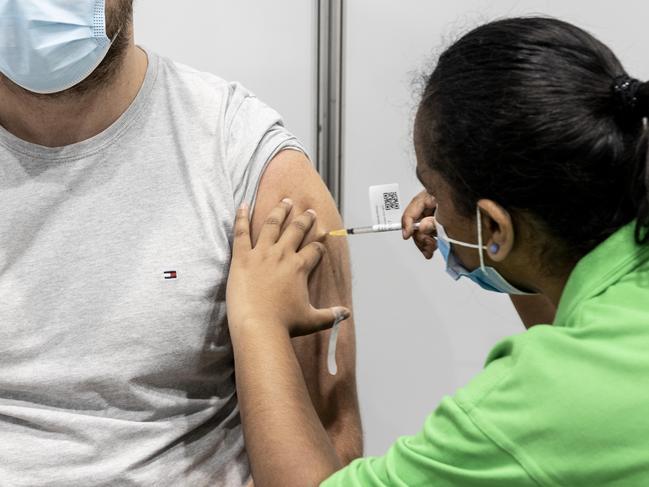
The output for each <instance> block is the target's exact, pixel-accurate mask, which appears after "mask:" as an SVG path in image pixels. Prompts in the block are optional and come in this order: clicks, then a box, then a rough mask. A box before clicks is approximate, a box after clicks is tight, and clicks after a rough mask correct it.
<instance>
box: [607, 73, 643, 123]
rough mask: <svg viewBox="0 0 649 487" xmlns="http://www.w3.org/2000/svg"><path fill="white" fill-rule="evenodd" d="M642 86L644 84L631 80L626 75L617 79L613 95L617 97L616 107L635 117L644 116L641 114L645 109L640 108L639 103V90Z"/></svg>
mask: <svg viewBox="0 0 649 487" xmlns="http://www.w3.org/2000/svg"><path fill="white" fill-rule="evenodd" d="M640 85H642V83H641V82H640V81H639V80H637V79H635V78H631V77H630V76H627V75H626V74H624V75H622V76H618V77H616V78H615V82H614V83H613V95H614V97H615V105H616V107H617V108H618V110H619V111H620V112H621V113H623V114H625V115H631V116H635V117H639V116H644V113H642V114H641V113H640V112H641V111H643V110H642V108H643V107H640V106H639V105H640V104H639V103H638V89H639V88H640ZM644 111H646V110H644Z"/></svg>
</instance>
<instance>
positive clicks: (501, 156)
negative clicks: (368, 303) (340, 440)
mask: <svg viewBox="0 0 649 487" xmlns="http://www.w3.org/2000/svg"><path fill="white" fill-rule="evenodd" d="M648 116H649V84H647V83H641V82H639V81H638V80H636V79H634V78H632V77H631V76H629V75H628V74H627V73H626V72H625V70H624V68H623V67H622V65H621V64H620V62H619V61H618V59H617V58H616V57H615V55H614V54H613V53H612V52H611V51H610V50H609V49H608V48H607V47H606V46H605V45H603V44H602V43H601V42H599V41H598V40H596V39H594V38H593V37H592V36H591V35H589V34H588V33H586V32H584V31H583V30H581V29H579V28H577V27H575V26H573V25H570V24H567V23H564V22H561V21H559V20H554V19H548V18H514V19H506V20H500V21H497V22H493V23H489V24H486V25H483V26H481V27H479V28H477V29H475V30H473V31H472V32H469V33H468V34H466V35H465V36H464V37H462V38H461V39H459V40H458V41H457V42H455V43H454V44H453V45H452V46H451V47H449V48H448V49H447V50H446V51H445V52H444V53H443V54H442V55H441V57H440V59H439V62H438V64H437V66H436V67H435V69H434V71H433V73H432V74H431V75H430V77H429V79H428V82H427V86H426V88H425V90H424V93H423V96H422V99H421V104H420V107H419V111H418V114H417V117H416V121H415V131H414V133H415V137H414V139H415V140H414V143H415V148H416V152H417V159H418V163H417V174H418V176H419V178H420V180H421V182H422V184H423V186H424V187H425V191H424V192H423V193H421V194H420V195H419V196H417V197H416V198H415V199H414V200H413V201H412V203H411V204H410V206H409V207H408V208H407V210H406V211H405V214H404V217H403V224H404V238H405V239H408V238H410V237H414V240H415V243H416V244H417V246H418V247H419V249H420V250H421V252H422V253H423V254H424V256H425V257H426V258H431V257H432V255H433V252H434V251H435V250H438V251H439V253H440V254H441V255H442V257H443V258H444V259H445V260H446V262H447V271H448V272H449V274H450V275H451V277H453V278H454V279H459V278H460V277H464V278H467V279H471V280H473V281H474V282H475V283H476V284H478V285H480V286H482V287H484V288H486V289H490V290H492V291H496V292H505V293H508V294H510V295H512V296H513V299H514V301H515V303H516V304H517V305H518V307H519V310H520V311H521V314H522V317H523V319H524V322H525V323H526V325H527V328H528V329H527V331H525V332H524V333H521V334H519V335H516V336H513V337H510V338H507V339H505V340H503V341H501V342H500V343H498V344H497V345H496V346H495V347H494V349H493V350H492V351H491V353H490V354H489V356H488V358H487V361H486V365H485V368H484V370H483V371H482V373H480V374H479V375H478V376H477V377H475V378H474V379H473V380H472V381H471V382H470V383H469V384H468V385H467V386H466V387H464V388H462V389H460V390H459V391H458V392H457V393H456V394H455V395H454V396H453V397H447V398H445V399H444V400H443V401H442V402H441V403H440V404H439V405H438V406H437V408H436V409H435V410H434V412H433V413H432V414H431V415H430V416H429V417H428V418H427V419H426V420H425V423H424V425H423V427H422V429H421V432H420V433H419V434H417V435H415V436H411V437H404V438H400V439H397V440H396V442H395V443H394V445H393V446H392V447H391V448H390V449H389V451H388V452H387V453H386V454H385V456H383V457H379V458H364V459H358V460H356V461H354V462H353V463H351V464H350V465H348V466H346V467H344V468H343V466H342V465H341V463H340V461H339V459H338V458H337V457H336V454H335V451H334V449H333V448H332V446H331V443H330V442H329V439H328V437H327V434H326V432H325V430H324V428H323V427H322V425H321V424H320V421H319V419H318V416H317V415H316V413H315V411H314V409H313V406H312V405H311V402H310V400H309V396H308V392H307V388H306V386H305V383H304V378H303V376H302V373H301V370H300V367H299V364H298V362H297V360H296V358H295V355H294V352H293V348H292V346H291V343H290V337H291V336H295V335H303V334H308V333H313V332H316V331H319V330H323V329H326V328H328V327H329V326H331V324H332V322H333V321H334V320H335V319H336V318H337V317H343V318H344V317H346V316H348V315H349V310H347V309H344V308H333V309H325V310H316V309H314V308H313V307H312V306H311V305H310V303H309V298H308V291H307V279H308V276H309V274H310V272H311V271H312V270H313V269H314V268H315V267H316V266H317V264H318V262H319V261H320V258H321V256H322V254H323V252H325V251H326V245H323V243H321V242H311V243H309V242H308V241H307V240H305V234H306V232H308V231H309V229H311V228H312V226H313V225H314V222H315V221H316V219H317V217H316V215H314V214H313V213H312V212H307V213H305V214H302V215H292V214H291V202H290V201H284V202H282V203H281V204H280V206H278V207H277V208H276V209H275V210H273V213H272V214H271V215H270V219H269V222H271V223H275V224H273V225H267V226H266V227H265V228H264V229H263V231H262V235H261V236H260V238H259V243H258V244H257V246H255V247H254V248H252V245H251V241H250V236H249V223H248V210H247V209H246V208H242V209H240V210H239V212H238V217H237V223H236V232H235V241H234V257H233V262H232V269H231V272H230V281H229V284H228V297H227V299H228V317H229V323H230V332H231V336H232V343H233V347H234V353H235V361H236V376H237V390H238V395H239V402H240V406H241V414H242V420H243V425H244V432H245V439H246V442H247V449H248V454H249V456H250V461H251V465H252V471H253V475H254V479H255V483H256V485H257V487H266V486H282V487H292V486H299V487H304V486H312V485H318V484H322V485H323V486H325V487H333V486H342V487H351V486H404V487H405V486H407V487H414V486H463V487H464V486H493V487H506V486H517V487H522V486H585V487H586V486H588V487H592V486H624V487H632V486H638V487H641V486H643V487H644V486H648V485H649V242H648V240H649V238H648V228H649V200H648V196H647V178H648V177H649V172H648V170H647V145H648V144H647V133H648V128H647V117H648ZM287 218H293V222H294V223H293V224H290V225H287V226H286V228H285V230H284V231H283V232H282V231H281V230H280V228H279V226H278V225H277V224H276V223H277V222H280V223H281V222H284V221H285V220H286V219H287ZM416 221H420V222H421V226H420V229H419V230H418V231H414V230H413V223H414V222H416ZM524 294H536V295H537V296H532V297H526V296H524ZM543 303H549V305H548V306H544V304H543ZM548 309H549V311H548ZM342 326H344V323H343V324H342ZM431 326H435V323H431ZM476 326H481V324H480V323H476ZM434 349H435V344H434V343H431V353H434ZM439 373H442V372H440V371H436V370H431V371H430V377H431V379H430V380H431V381H434V380H435V376H436V375H437V374H439ZM421 387H426V384H421ZM403 399H404V401H407V400H408V398H406V397H404V398H403ZM431 409H433V408H432V407H431Z"/></svg>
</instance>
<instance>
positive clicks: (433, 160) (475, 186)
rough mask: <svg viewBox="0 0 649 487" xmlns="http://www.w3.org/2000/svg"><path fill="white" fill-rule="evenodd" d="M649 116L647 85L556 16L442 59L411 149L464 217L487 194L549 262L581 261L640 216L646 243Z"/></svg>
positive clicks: (483, 31) (496, 27)
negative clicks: (531, 231) (527, 222)
mask: <svg viewBox="0 0 649 487" xmlns="http://www.w3.org/2000/svg"><path fill="white" fill-rule="evenodd" d="M647 117H649V84H647V83H640V82H639V81H637V80H634V79H633V78H631V77H629V76H628V74H627V73H626V72H625V70H624V68H623V67H622V65H621V63H620V61H619V60H618V59H617V58H616V56H615V55H614V54H613V52H611V50H610V49H609V48H608V47H606V46H605V45H604V44H602V43H601V42H600V41H598V40H597V39H595V38H594V37H593V36H591V35H590V34H588V33H587V32H585V31H584V30H582V29H580V28H578V27H575V26H574V25H571V24H569V23H566V22H562V21H560V20H556V19H552V18H541V17H526V18H511V19H505V20H499V21H495V22H491V23H488V24H485V25H482V26H481V27H478V28H476V29H475V30H473V31H471V32H469V33H468V34H466V35H464V36H463V37H462V38H460V39H459V40H458V41H457V42H455V43H454V44H453V45H451V46H450V47H449V48H448V49H446V51H444V52H443V53H442V55H441V56H440V58H439V61H438V63H437V65H436V67H435V69H434V71H433V73H432V74H431V75H430V76H429V77H427V81H426V87H425V89H424V93H423V97H422V101H421V104H420V107H419V113H418V116H417V126H416V129H415V138H416V140H415V143H416V145H417V150H418V153H419V155H420V157H423V159H424V162H426V163H427V164H428V165H429V166H430V167H431V168H432V169H434V170H436V171H438V172H439V173H440V174H441V176H442V177H443V178H444V179H445V180H446V182H447V183H448V184H450V186H451V188H452V190H453V195H454V196H453V198H454V203H455V206H456V207H457V209H458V211H460V212H462V213H463V214H465V215H466V216H472V215H474V214H475V208H476V204H477V201H478V200H479V199H482V198H488V199H492V200H494V201H496V202H498V203H499V204H501V205H502V206H503V207H505V208H506V209H508V210H509V211H510V212H511V213H512V214H513V215H514V221H515V224H516V220H517V218H516V216H517V215H523V214H525V215H528V217H529V218H531V219H532V220H534V221H535V222H536V223H537V224H538V225H537V229H538V227H539V226H540V227H541V229H542V231H543V233H544V234H546V236H548V237H550V238H551V241H552V243H553V245H546V246H545V247H546V248H545V249H544V250H545V251H546V252H551V253H552V256H551V257H552V259H554V260H556V259H559V260H563V261H565V262H568V261H570V262H574V261H576V260H578V259H579V258H581V257H582V256H583V255H585V254H586V253H588V252H589V251H590V250H592V249H593V248H594V247H596V246H597V245H598V244H599V243H601V242H602V241H603V240H605V239H606V238H607V237H608V236H610V235H611V234H612V233H614V232H615V231H616V230H618V229H619V228H621V227H622V226H623V225H625V224H627V223H629V222H631V221H633V220H634V219H637V224H636V239H637V241H638V242H639V243H645V244H646V243H649V235H648V229H649V195H648V184H647V183H648V178H649V172H648V169H647V164H648V156H647V151H648V149H649V147H648V141H647V121H646V119H647ZM546 243H547V242H546ZM557 243H559V244H560V245H556V244H557Z"/></svg>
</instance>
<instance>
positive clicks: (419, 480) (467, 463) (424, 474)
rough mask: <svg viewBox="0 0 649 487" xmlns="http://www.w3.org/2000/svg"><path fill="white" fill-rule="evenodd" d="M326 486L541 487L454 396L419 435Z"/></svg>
mask: <svg viewBox="0 0 649 487" xmlns="http://www.w3.org/2000/svg"><path fill="white" fill-rule="evenodd" d="M321 485H322V487H334V486H340V487H343V486H344V487H351V486H362V487H373V486H377V487H378V486H399V487H417V486H434V487H444V486H449V487H450V486H453V487H457V486H462V487H472V486H476V487H478V486H479V487H487V486H490V487H491V486H493V487H504V486H510V485H511V486H516V487H525V486H538V484H537V483H536V482H535V481H534V480H532V479H531V478H530V476H529V475H528V474H527V473H526V472H525V470H524V469H523V467H521V465H520V464H519V463H518V462H517V461H516V460H515V459H514V458H513V457H512V456H511V455H510V454H508V453H507V452H506V451H504V450H502V449H501V448H499V447H498V446H497V445H496V444H495V443H494V442H493V441H491V440H490V439H489V438H488V437H487V436H485V435H484V434H483V433H482V431H481V430H480V429H478V427H476V425H475V424H474V423H473V421H472V420H471V419H470V418H469V417H468V416H467V415H466V413H465V412H464V411H463V410H462V408H460V406H458V404H457V403H456V402H455V400H454V399H453V398H450V397H447V398H445V399H444V400H443V401H442V403H441V404H440V406H439V408H438V409H437V410H436V411H435V412H434V413H433V414H431V415H430V416H429V418H428V419H427V420H426V424H425V425H424V429H423V430H422V431H421V432H420V433H419V434H417V435H415V436H409V437H403V438H401V439H399V440H398V441H397V442H396V443H395V444H394V445H393V446H392V447H391V448H390V450H389V451H388V453H387V454H386V455H385V456H383V457H380V458H365V459H359V460H356V461H355V462H353V463H351V464H350V465H349V466H348V467H346V468H344V469H343V470H340V471H339V472H337V473H336V474H334V475H333V476H332V477H330V478H329V479H327V480H325V481H324V482H323V483H322V484H321Z"/></svg>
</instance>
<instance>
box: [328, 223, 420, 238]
mask: <svg viewBox="0 0 649 487" xmlns="http://www.w3.org/2000/svg"><path fill="white" fill-rule="evenodd" d="M413 227H414V229H415V230H418V229H419V222H417V223H415V224H414V225H413ZM402 228H403V227H402V226H401V223H388V224H385V225H372V226H371V227H356V228H343V229H341V230H333V231H331V232H329V235H331V236H332V237H345V236H347V235H361V234H364V233H380V232H394V231H396V230H401V229H402Z"/></svg>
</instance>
